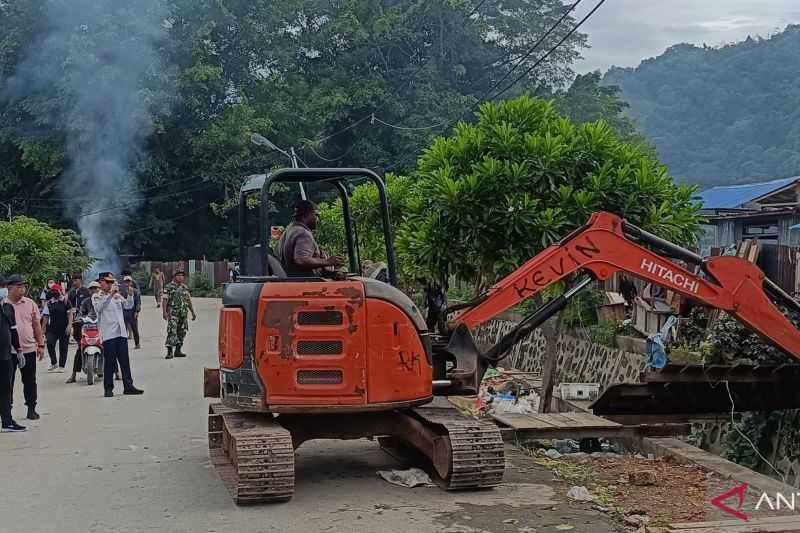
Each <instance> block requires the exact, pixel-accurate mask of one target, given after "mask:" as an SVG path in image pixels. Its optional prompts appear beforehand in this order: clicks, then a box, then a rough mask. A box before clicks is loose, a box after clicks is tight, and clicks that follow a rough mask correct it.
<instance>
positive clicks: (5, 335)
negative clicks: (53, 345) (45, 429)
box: [0, 276, 25, 433]
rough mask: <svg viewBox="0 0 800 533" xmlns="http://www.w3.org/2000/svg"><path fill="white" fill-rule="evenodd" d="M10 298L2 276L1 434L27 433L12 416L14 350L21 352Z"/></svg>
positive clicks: (0, 327) (0, 337) (0, 301)
mask: <svg viewBox="0 0 800 533" xmlns="http://www.w3.org/2000/svg"><path fill="white" fill-rule="evenodd" d="M7 297H8V288H7V285H6V279H5V278H4V277H3V276H0V421H1V422H2V427H1V428H0V432H2V433H10V432H17V431H25V426H20V425H19V424H17V422H16V421H15V420H14V417H12V416H11V376H12V375H13V372H14V367H13V366H12V362H11V361H12V358H14V359H16V355H14V354H12V353H11V351H12V349H13V350H14V351H15V352H19V335H18V334H17V321H16V319H15V317H14V308H13V307H11V304H10V303H7V302H6V301H5V300H6V298H7Z"/></svg>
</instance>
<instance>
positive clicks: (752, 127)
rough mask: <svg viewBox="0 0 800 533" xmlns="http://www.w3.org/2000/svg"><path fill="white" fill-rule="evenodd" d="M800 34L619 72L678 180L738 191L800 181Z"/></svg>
mask: <svg viewBox="0 0 800 533" xmlns="http://www.w3.org/2000/svg"><path fill="white" fill-rule="evenodd" d="M798 48H800V26H789V27H787V28H786V30H785V31H783V32H780V33H777V34H775V35H773V36H772V37H770V38H768V39H752V38H748V39H747V40H746V41H743V42H740V43H737V44H732V45H728V46H723V47H721V48H710V47H698V46H693V45H689V44H680V45H676V46H673V47H671V48H669V49H668V50H667V51H666V52H665V53H664V54H663V55H661V56H659V57H657V58H655V59H649V60H646V61H643V62H642V63H641V65H639V66H638V67H637V68H624V69H622V68H615V69H611V70H610V71H609V72H608V73H607V74H606V76H605V78H604V83H607V84H614V85H618V86H620V87H621V88H622V93H623V96H624V98H625V100H627V101H628V103H629V104H630V106H631V107H630V116H631V117H632V118H633V119H634V120H635V121H636V123H637V124H638V126H639V127H640V128H641V131H642V133H644V134H645V135H646V137H647V138H648V139H649V140H650V142H651V143H652V144H654V145H655V147H656V148H657V150H658V155H659V157H660V159H661V160H662V161H663V162H664V163H665V164H666V165H667V166H668V167H669V169H670V172H671V173H672V174H673V175H674V176H675V177H676V178H678V179H681V180H685V181H687V182H689V183H696V184H700V185H718V184H730V183H736V182H747V181H754V180H756V181H757V180H758V179H763V178H775V177H780V176H793V175H797V174H800V126H798V124H800V105H798V102H800V89H798V87H800V55H798V54H797V50H798Z"/></svg>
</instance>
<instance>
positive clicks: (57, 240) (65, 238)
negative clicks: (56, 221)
mask: <svg viewBox="0 0 800 533" xmlns="http://www.w3.org/2000/svg"><path fill="white" fill-rule="evenodd" d="M89 262H90V261H89V258H88V257H87V256H86V253H85V252H84V250H83V248H82V246H81V244H80V239H79V238H78V235H77V234H75V232H73V231H70V230H61V229H56V228H53V227H50V226H48V225H47V224H45V223H43V222H39V221H37V220H34V219H31V218H27V217H17V218H15V219H14V220H13V221H11V222H0V273H4V274H6V275H7V274H20V275H22V276H24V277H25V278H26V279H27V280H28V281H29V282H30V283H31V285H33V286H36V287H39V286H44V284H45V282H46V281H47V280H48V279H49V278H52V277H53V276H54V275H55V273H57V272H67V273H73V272H83V271H85V270H86V268H87V267H88V266H89Z"/></svg>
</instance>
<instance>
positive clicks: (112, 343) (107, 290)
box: [92, 272, 144, 398]
mask: <svg viewBox="0 0 800 533" xmlns="http://www.w3.org/2000/svg"><path fill="white" fill-rule="evenodd" d="M97 281H98V283H100V291H99V292H97V293H95V294H94V295H93V296H92V305H93V306H94V310H95V312H96V313H97V318H98V322H99V324H98V326H99V328H100V335H101V336H102V337H103V356H104V358H105V362H104V365H103V366H104V369H103V386H104V388H105V397H106V398H111V397H112V396H114V371H115V370H116V369H117V363H119V368H120V370H121V371H122V385H123V388H122V393H123V394H144V391H142V390H141V389H137V388H136V387H134V386H133V374H132V373H131V361H130V357H129V355H128V331H127V329H126V328H125V317H124V314H123V305H124V304H125V303H126V302H127V304H128V305H133V295H132V294H129V295H128V298H127V299H126V298H123V297H122V295H121V294H120V290H119V285H117V280H116V279H114V274H112V273H111V272H101V273H100V277H99V279H98V280H97Z"/></svg>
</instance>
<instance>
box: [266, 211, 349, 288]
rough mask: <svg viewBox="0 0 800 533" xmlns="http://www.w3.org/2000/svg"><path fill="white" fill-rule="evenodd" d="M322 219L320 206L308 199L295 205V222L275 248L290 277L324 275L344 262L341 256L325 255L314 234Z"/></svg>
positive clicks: (288, 227) (289, 226)
mask: <svg viewBox="0 0 800 533" xmlns="http://www.w3.org/2000/svg"><path fill="white" fill-rule="evenodd" d="M318 221H319V210H318V209H317V206H316V205H315V204H314V203H313V202H310V201H308V200H301V201H300V202H299V203H298V204H297V206H296V207H295V210H294V221H293V222H292V223H291V224H289V225H288V226H287V228H286V230H285V231H284V232H283V234H282V235H281V238H280V240H278V245H277V247H276V248H277V249H276V251H275V255H277V257H278V260H279V261H280V262H281V265H283V268H284V270H285V271H286V275H287V276H288V277H295V278H298V277H299V278H308V277H323V275H324V274H326V273H325V272H323V269H325V268H326V267H334V268H335V267H338V266H341V265H342V258H341V257H338V256H333V257H325V256H324V255H323V254H322V251H321V250H320V248H319V245H318V244H317V241H316V239H315V238H314V233H313V231H314V230H315V229H316V228H317V223H318ZM324 277H331V276H329V275H328V276H324Z"/></svg>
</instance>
